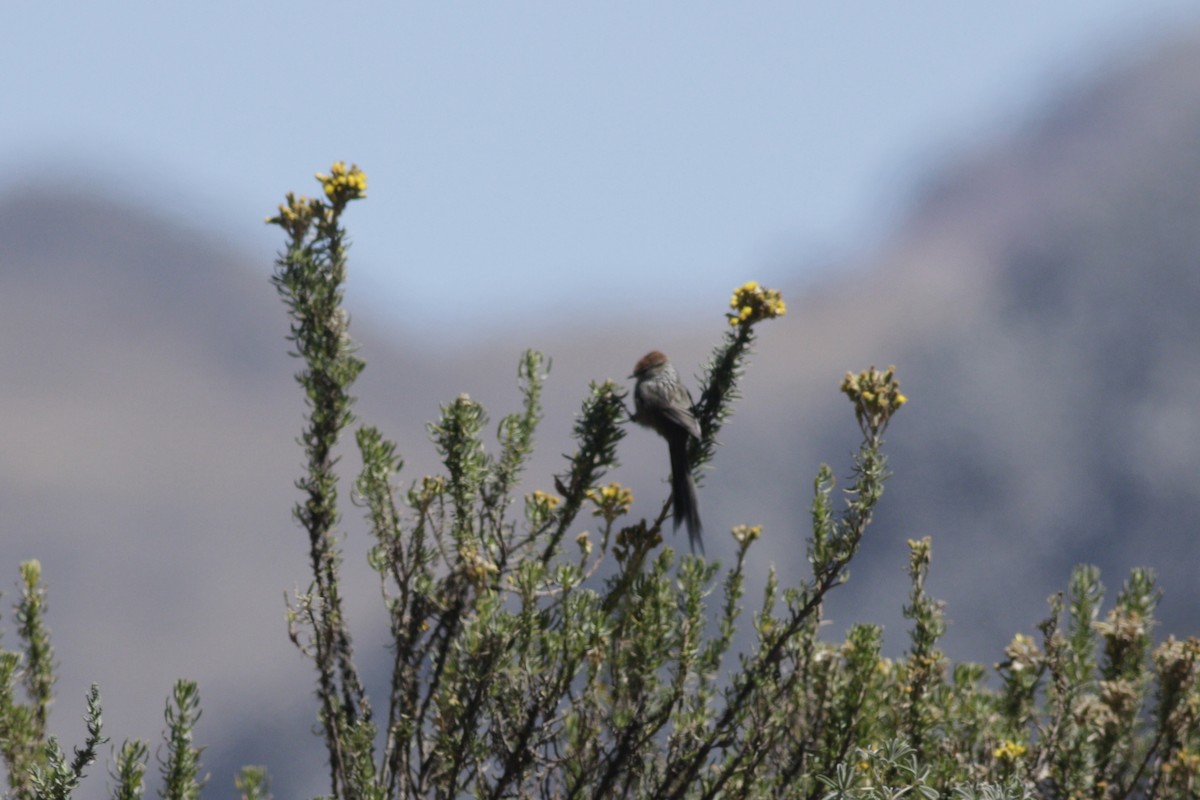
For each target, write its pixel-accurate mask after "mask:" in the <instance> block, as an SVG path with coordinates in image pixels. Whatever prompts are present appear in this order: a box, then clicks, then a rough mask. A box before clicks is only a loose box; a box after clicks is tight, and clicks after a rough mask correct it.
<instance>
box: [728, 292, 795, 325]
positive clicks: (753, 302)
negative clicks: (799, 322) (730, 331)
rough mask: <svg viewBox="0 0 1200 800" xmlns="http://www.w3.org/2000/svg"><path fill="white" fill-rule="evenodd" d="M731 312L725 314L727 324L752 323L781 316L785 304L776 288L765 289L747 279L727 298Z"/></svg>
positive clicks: (785, 310)
mask: <svg viewBox="0 0 1200 800" xmlns="http://www.w3.org/2000/svg"><path fill="white" fill-rule="evenodd" d="M729 307H730V308H732V309H733V313H730V314H726V315H725V317H726V318H727V319H728V320H729V324H730V325H732V326H734V327H737V326H738V325H752V324H754V323H755V322H758V321H759V320H764V319H774V318H775V317H782V316H783V315H784V314H786V313H787V304H786V303H784V302H783V296H782V295H781V294H780V293H779V290H778V289H765V288H763V287H762V286H759V285H758V283H757V282H756V281H748V282H746V283H744V284H742V285H741V286H739V287H738V288H736V289H734V290H733V297H731V298H729Z"/></svg>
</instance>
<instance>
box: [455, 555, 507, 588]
mask: <svg viewBox="0 0 1200 800" xmlns="http://www.w3.org/2000/svg"><path fill="white" fill-rule="evenodd" d="M458 555H459V558H461V559H462V562H463V572H464V573H466V576H467V577H468V578H469V579H470V580H471V582H472V583H474V584H477V585H482V584H483V583H485V582H486V581H487V580H488V578H490V577H491V576H492V575H495V574H497V573H499V572H500V568H499V567H497V566H496V564H495V563H494V562H493V561H491V560H490V559H488V558H487V557H485V556H483V555H482V554H481V553H480V552H479V551H478V550H476V549H475V548H474V547H460V548H459V550H458Z"/></svg>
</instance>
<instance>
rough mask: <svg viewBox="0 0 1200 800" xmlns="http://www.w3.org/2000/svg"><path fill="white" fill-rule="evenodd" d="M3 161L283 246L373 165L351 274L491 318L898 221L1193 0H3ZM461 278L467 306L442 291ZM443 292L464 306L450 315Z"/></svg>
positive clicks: (407, 320)
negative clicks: (993, 143)
mask: <svg viewBox="0 0 1200 800" xmlns="http://www.w3.org/2000/svg"><path fill="white" fill-rule="evenodd" d="M2 13H3V22H4V24H3V26H2V30H3V32H2V33H0V37H2V39H0V40H2V43H3V47H0V93H2V95H0V101H2V102H3V107H4V109H5V113H4V124H3V125H0V168H2V169H3V175H4V176H5V178H4V179H0V188H4V184H6V183H7V184H12V183H14V182H22V181H28V180H38V179H39V178H40V177H41V176H45V175H51V176H53V177H54V178H55V179H56V180H60V181H68V182H71V181H80V182H82V183H84V184H85V185H86V186H87V188H88V189H89V190H91V191H98V192H101V193H104V194H111V195H112V196H115V197H122V198H132V199H134V200H135V201H137V202H143V203H147V204H150V205H152V206H153V207H154V208H155V209H156V210H158V211H159V212H160V213H162V214H165V215H168V216H171V217H173V218H180V219H185V220H187V221H188V222H189V224H192V225H193V226H196V227H200V228H205V229H211V230H213V231H214V232H216V233H217V234H218V235H220V236H222V237H224V238H226V239H227V240H229V241H231V242H232V243H234V244H236V245H238V246H244V247H247V248H249V249H250V250H251V251H252V252H253V253H255V254H261V256H262V258H263V259H264V272H265V271H266V270H268V269H269V262H270V258H271V256H272V254H273V252H274V250H275V248H276V247H277V246H278V241H279V240H278V237H277V236H276V234H275V233H274V231H273V230H271V229H267V228H266V226H264V225H262V222H261V220H262V218H263V217H264V216H266V215H268V214H269V213H271V212H272V211H273V209H274V206H275V204H276V203H277V202H279V200H280V199H281V197H282V195H283V193H284V192H285V191H287V190H289V189H291V190H297V191H300V192H305V193H312V192H314V191H315V190H316V183H315V182H313V181H312V179H311V175H312V173H313V172H315V171H317V170H321V169H324V168H326V167H327V166H328V165H329V163H330V162H332V161H333V160H335V159H345V160H347V161H354V162H357V163H358V164H359V165H361V166H362V167H363V168H364V169H365V170H366V171H367V174H368V176H369V179H370V189H369V199H368V200H367V201H366V202H365V203H361V204H359V205H358V207H356V208H354V209H353V211H352V213H351V215H350V217H349V224H350V226H351V233H352V236H353V238H354V242H355V245H354V250H353V252H352V269H353V270H354V272H353V274H352V281H353V283H352V291H351V300H352V303H353V302H358V303H359V304H360V307H362V308H364V309H366V310H367V313H369V314H370V315H371V316H372V317H373V318H375V319H377V320H381V321H385V322H394V323H396V324H398V325H399V326H402V327H406V328H411V327H412V326H428V327H431V328H433V329H438V330H440V331H441V332H446V331H448V330H455V331H457V332H460V333H466V334H473V333H477V332H479V331H480V330H481V329H483V330H494V329H498V328H502V327H503V328H513V327H519V326H521V325H524V324H531V322H533V321H536V322H537V323H558V322H561V321H563V320H569V319H578V318H586V319H591V320H596V321H601V320H603V318H604V316H605V315H606V314H607V313H609V312H610V310H611V309H613V308H614V307H620V308H621V309H622V310H623V311H632V312H634V313H638V312H640V311H641V310H643V309H649V308H655V309H658V310H660V311H662V312H663V313H666V314H668V315H674V314H679V315H680V316H682V315H686V314H689V313H693V312H694V311H695V310H696V309H698V308H702V307H712V306H713V305H714V304H716V305H720V304H721V303H723V301H724V299H725V298H726V297H727V295H728V291H729V289H730V288H731V287H732V286H734V285H736V284H738V283H741V282H742V281H744V280H746V279H748V278H751V277H754V278H759V279H764V280H768V281H770V280H775V281H778V280H780V279H782V278H784V277H787V276H794V275H798V274H800V273H802V272H803V271H804V270H806V269H810V270H811V269H815V268H816V267H817V266H819V265H821V264H825V263H829V262H830V260H831V259H835V258H836V257H837V256H838V255H841V254H845V253H848V252H853V251H854V250H855V249H858V248H862V247H863V246H866V245H869V244H870V243H872V242H874V241H877V240H878V239H879V238H880V237H881V236H883V235H885V234H886V232H887V230H889V227H890V226H892V225H894V224H896V222H897V219H898V216H899V215H900V214H901V213H902V210H903V205H904V201H905V198H906V197H907V192H908V191H909V190H910V189H911V188H912V187H913V186H914V185H916V184H917V183H919V181H920V179H921V177H922V175H924V174H927V172H928V171H929V170H930V169H932V168H935V167H936V166H937V165H938V164H939V163H941V162H942V160H943V159H945V158H947V157H953V155H954V154H955V153H961V152H965V151H969V150H970V149H971V148H972V147H975V146H979V145H980V144H982V143H984V142H986V141H988V140H989V139H992V138H995V137H996V136H998V135H1001V134H1003V133H1004V132H1005V131H1007V130H1009V129H1011V128H1012V126H1013V125H1014V124H1019V123H1020V121H1021V120H1023V119H1025V118H1027V115H1028V114H1029V113H1030V112H1031V111H1033V110H1035V109H1036V108H1037V107H1038V106H1039V104H1040V103H1042V102H1044V101H1045V100H1047V99H1048V98H1050V97H1052V96H1053V94H1054V92H1055V91H1057V90H1060V89H1061V88H1062V87H1063V86H1069V85H1071V83H1072V82H1073V81H1076V80H1078V79H1079V78H1080V77H1081V76H1083V75H1085V74H1087V73H1088V71H1089V70H1092V69H1095V68H1097V67H1101V68H1102V67H1103V66H1105V64H1106V63H1108V62H1110V61H1112V60H1113V59H1114V58H1115V57H1120V55H1121V54H1122V53H1128V52H1130V51H1131V48H1135V47H1136V46H1137V45H1138V44H1139V43H1142V42H1152V41H1154V40H1155V39H1156V38H1159V37H1162V36H1165V35H1169V33H1170V31H1172V30H1173V29H1178V28H1182V27H1185V26H1191V25H1195V24H1197V23H1200V4H1197V3H1195V0H1062V1H1061V2H1051V3H1047V2H1045V0H1037V1H1036V2H1034V1H1032V0H1028V1H1027V0H1014V1H1011V2H1003V3H964V2H962V0H931V1H930V2H906V3H899V2H883V0H878V1H877V2H858V1H856V0H850V1H848V2H839V3H816V2H792V3H781V2H762V3H715V2H689V3H683V2H604V3H562V2H536V3H534V2H509V3H503V2H490V3H460V2H439V3H421V4H416V3H401V2H358V3H355V2H350V3H344V4H329V3H315V2H296V1H295V0H293V2H286V3H283V2H260V3H243V2H224V1H223V0H217V1H215V2H208V3H203V4H196V3H190V4H183V3H163V2H124V3H112V4H108V3H90V2H89V3H85V2H72V3H54V2H45V3H36V4H35V3H8V4H5V7H4V10H3V12H2ZM449 300H452V301H453V302H452V303H448V302H447V301H449ZM448 315H449V316H451V317H453V319H454V320H455V321H454V323H453V325H450V326H447V324H446V323H447V318H448Z"/></svg>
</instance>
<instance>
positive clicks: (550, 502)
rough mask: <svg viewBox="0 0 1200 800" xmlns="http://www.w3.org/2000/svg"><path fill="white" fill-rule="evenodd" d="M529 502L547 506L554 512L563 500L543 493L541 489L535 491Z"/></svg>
mask: <svg viewBox="0 0 1200 800" xmlns="http://www.w3.org/2000/svg"><path fill="white" fill-rule="evenodd" d="M529 502H531V503H536V504H537V505H540V506H545V507H546V508H548V509H550V510H551V511H553V510H554V509H556V508H558V504H559V503H561V502H562V498H561V497H558V496H557V495H553V494H550V493H549V492H543V491H542V490H541V489H534V490H533V494H531V495H529Z"/></svg>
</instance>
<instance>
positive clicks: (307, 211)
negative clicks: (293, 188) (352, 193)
mask: <svg viewBox="0 0 1200 800" xmlns="http://www.w3.org/2000/svg"><path fill="white" fill-rule="evenodd" d="M286 199H287V202H286V203H280V204H279V213H278V214H276V215H275V216H273V217H267V224H268V225H278V226H279V227H281V228H283V229H284V230H285V231H287V233H288V235H289V236H290V237H291V238H292V239H294V240H300V239H303V238H304V234H306V233H308V229H309V226H311V225H312V223H313V220H315V219H317V218H318V217H320V216H321V215H323V214H324V213H325V204H324V203H322V202H321V201H320V200H315V199H312V198H308V197H305V196H304V195H302V194H301V195H297V194H295V193H293V192H288V193H287V195H286Z"/></svg>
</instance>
